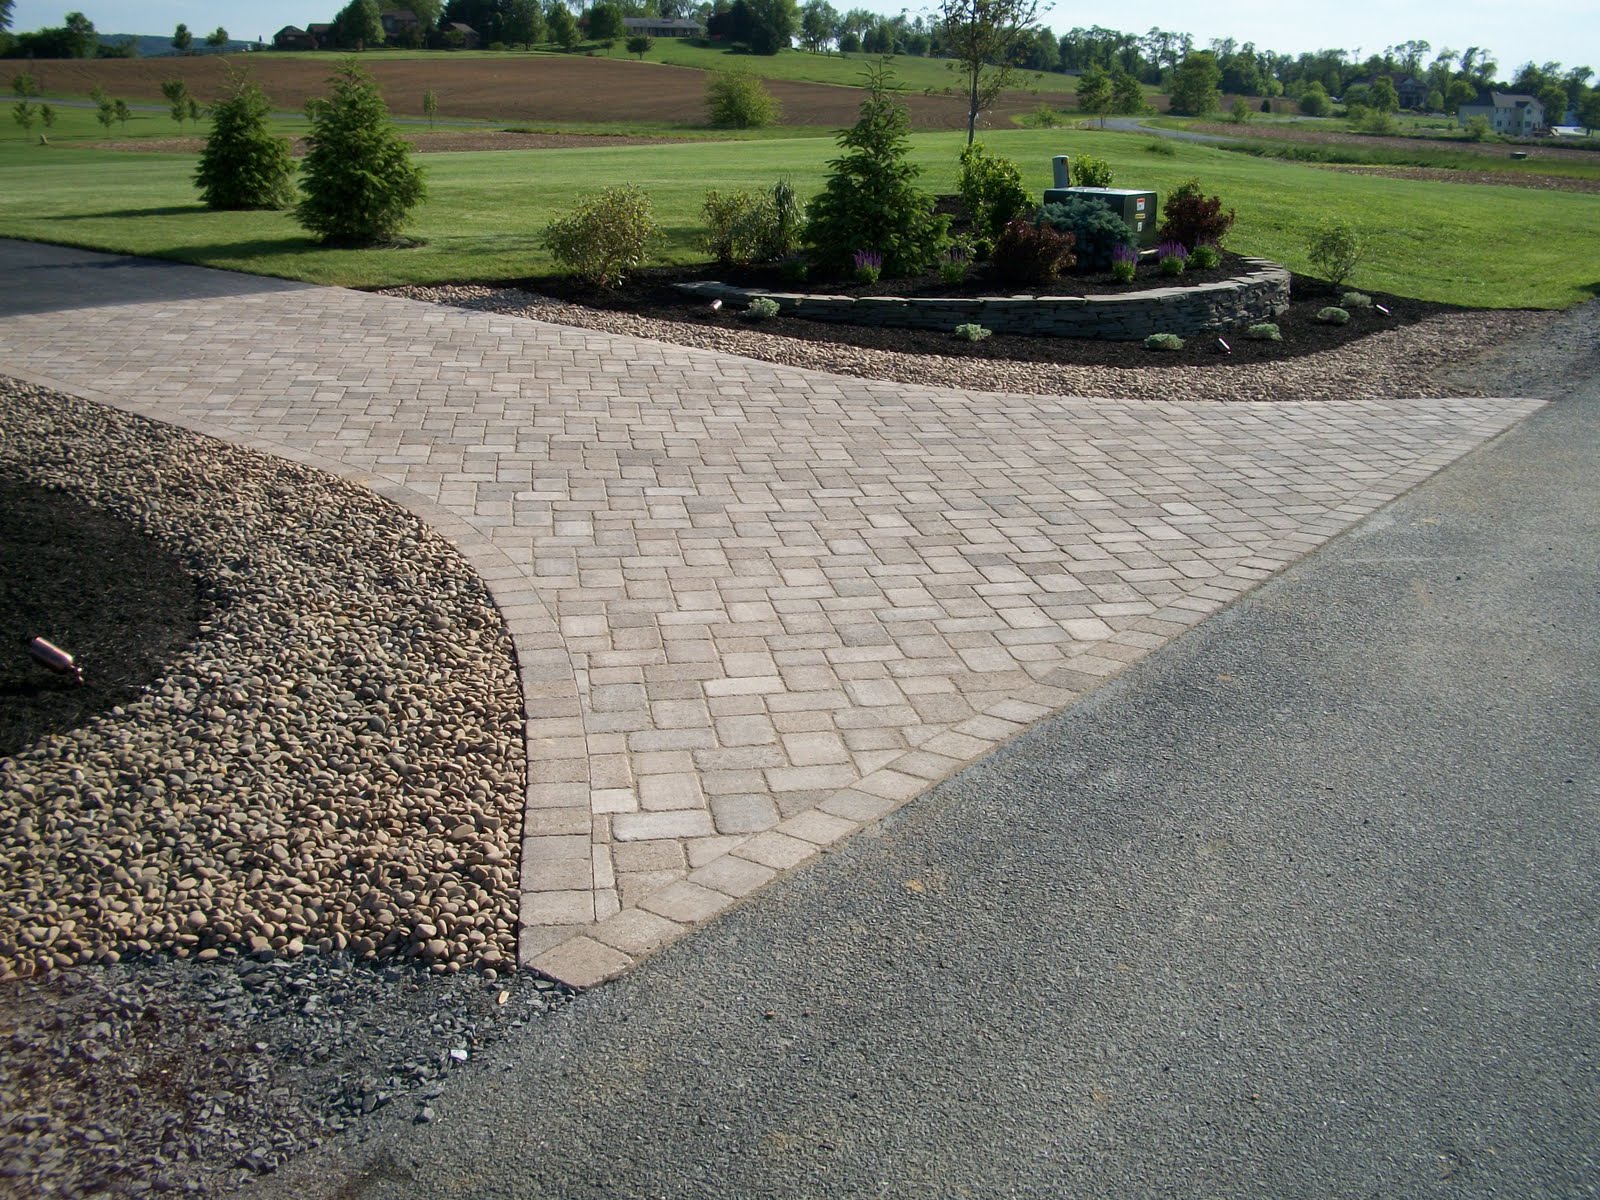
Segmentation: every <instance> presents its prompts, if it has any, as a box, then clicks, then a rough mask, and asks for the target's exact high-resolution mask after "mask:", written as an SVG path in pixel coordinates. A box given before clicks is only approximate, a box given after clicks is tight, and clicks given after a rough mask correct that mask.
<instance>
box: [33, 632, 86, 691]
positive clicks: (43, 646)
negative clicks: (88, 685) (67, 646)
mask: <svg viewBox="0 0 1600 1200" xmlns="http://www.w3.org/2000/svg"><path fill="white" fill-rule="evenodd" d="M28 653H29V654H31V655H33V660H34V661H35V662H37V663H39V664H40V665H41V666H45V667H49V668H50V669H51V670H52V671H54V672H55V673H56V674H57V675H71V676H72V677H73V678H74V679H76V680H77V681H78V684H79V686H80V687H81V686H82V685H83V668H82V667H80V666H79V665H78V664H77V662H76V661H75V660H74V659H73V657H72V655H70V654H68V653H67V652H66V651H65V650H63V649H62V648H61V647H60V646H57V645H56V644H55V643H54V642H47V641H45V640H44V638H42V637H36V638H34V639H33V640H32V641H31V642H29V643H28Z"/></svg>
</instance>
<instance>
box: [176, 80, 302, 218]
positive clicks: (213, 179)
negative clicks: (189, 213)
mask: <svg viewBox="0 0 1600 1200" xmlns="http://www.w3.org/2000/svg"><path fill="white" fill-rule="evenodd" d="M271 114H272V106H271V105H270V104H269V103H268V101H267V97H266V96H265V95H264V94H263V93H262V91H261V89H260V88H259V87H257V86H256V85H255V84H254V83H252V82H251V81H250V80H249V79H248V78H247V77H246V76H245V75H244V73H243V72H229V76H228V90H227V92H226V93H225V94H224V95H223V97H222V98H221V99H220V100H218V101H217V102H216V104H214V105H213V106H212V108H211V135H210V136H209V137H207V138H206V147H205V149H204V150H202V151H201V152H200V165H199V167H197V168H196V170H195V173H194V182H195V186H197V187H198V188H199V189H200V198H201V199H202V200H204V201H205V203H206V207H207V208H217V209H250V208H287V207H289V205H290V204H292V203H293V202H294V186H293V183H292V180H293V178H294V158H293V157H292V156H291V155H290V153H289V139H288V138H283V137H273V136H272V134H270V133H268V132H267V118H268V117H269V116H271Z"/></svg>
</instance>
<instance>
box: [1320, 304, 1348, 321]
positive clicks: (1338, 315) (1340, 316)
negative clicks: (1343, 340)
mask: <svg viewBox="0 0 1600 1200" xmlns="http://www.w3.org/2000/svg"><path fill="white" fill-rule="evenodd" d="M1317 320H1319V321H1321V322H1322V323H1323V324H1324V325H1348V324H1350V314H1349V313H1348V312H1346V311H1345V310H1344V309H1342V308H1333V307H1332V306H1330V307H1328V308H1325V309H1323V310H1322V311H1321V312H1319V313H1318V314H1317Z"/></svg>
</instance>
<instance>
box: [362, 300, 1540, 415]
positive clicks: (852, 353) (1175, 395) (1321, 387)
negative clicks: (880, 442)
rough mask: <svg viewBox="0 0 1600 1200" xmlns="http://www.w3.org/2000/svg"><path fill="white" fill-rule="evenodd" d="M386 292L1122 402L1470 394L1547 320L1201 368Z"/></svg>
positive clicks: (715, 346) (1481, 322) (940, 381)
mask: <svg viewBox="0 0 1600 1200" xmlns="http://www.w3.org/2000/svg"><path fill="white" fill-rule="evenodd" d="M384 294H385V295H394V296H405V297H408V298H410V299H413V300H424V301H429V302H432V303H435V304H451V305H455V306H456V307H459V308H466V309H471V310H473V311H475V312H492V313H498V314H500V315H502V316H513V317H525V318H528V319H530V320H539V321H551V322H554V323H556V324H561V325H574V326H578V327H580V328H584V329H595V330H600V331H603V332H606V333H621V334H628V335H630V336H633V337H643V338H651V339H654V340H656V341H662V342H671V343H673V344H674V345H679V346H694V347H699V348H701V349H705V350H717V351H721V352H723V353H727V354H737V355H741V356H743V357H745V358H753V359H758V360H760V361H762V362H770V363H777V364H779V365H782V366H791V367H809V368H813V369H815V370H820V371H831V372H833V373H835V374H841V375H856V376H859V377H861V378H864V379H883V380H890V381H894V382H898V383H910V384H916V385H920V386H934V387H951V388H978V389H982V390H986V391H998V392H1016V393H1025V394H1033V395H1057V396H1059V395H1069V396H1085V397H1104V398H1108V399H1131V400H1157V401H1165V400H1217V401H1256V402H1259V401H1271V400H1363V399H1380V398H1384V397H1392V396H1399V395H1403V396H1415V397H1435V396H1438V397H1445V396H1478V395H1485V394H1490V393H1484V392H1482V391H1479V390H1478V388H1477V385H1476V384H1474V383H1473V382H1472V381H1471V380H1470V379H1468V378H1464V377H1462V378H1455V379H1453V380H1452V381H1448V382H1447V381H1443V380H1441V379H1438V378H1435V377H1436V376H1438V375H1439V374H1440V373H1441V372H1442V371H1445V370H1446V369H1447V368H1449V367H1451V366H1452V365H1453V364H1456V363H1459V362H1461V361H1462V360H1463V359H1466V358H1471V357H1473V356H1476V355H1478V354H1481V353H1483V352H1485V351H1487V350H1490V349H1492V348H1493V347H1495V346H1497V345H1500V344H1502V343H1504V342H1505V341H1507V340H1508V339H1510V338H1512V337H1537V336H1539V331H1540V330H1542V329H1544V328H1546V327H1547V326H1548V325H1549V324H1550V323H1551V322H1553V320H1554V319H1555V315H1554V314H1550V313H1529V312H1457V313H1446V314H1443V315H1440V316H1437V317H1432V318H1429V319H1427V320H1424V321H1421V322H1418V323H1417V324H1415V325H1410V326H1407V327H1405V328H1401V329H1393V330H1385V331H1382V332H1378V333H1373V334H1370V335H1369V336H1367V337H1364V338H1361V339H1360V340H1359V341H1355V342H1350V343H1348V344H1346V345H1344V346H1341V347H1339V348H1338V349H1336V350H1332V351H1328V352H1326V353H1323V354H1318V355H1315V356H1309V357H1304V358H1298V359H1283V360H1279V361H1276V362H1265V363H1240V364H1238V365H1236V366H1235V365H1229V366H1207V367H1204V368H1197V367H1184V366H1150V367H1129V366H1111V365H1092V364H1091V365H1072V364H1062V363H1045V362H1027V361H1020V360H1008V359H995V358H972V357H968V356H963V355H960V354H949V355H941V354H926V353H907V352H905V351H902V350H892V349H879V348H875V347H872V346H862V345H852V344H849V343H847V342H842V341H828V340H811V339H803V338H797V337H787V336H784V335H782V334H777V333H770V332H766V331H763V330H759V329H756V328H754V327H746V328H729V327H728V326H726V325H718V326H706V325H698V324H692V323H689V322H686V321H671V320H663V319H660V318H658V317H644V316H637V315H634V314H631V313H626V312H617V311H612V310H606V309H597V308H589V307H586V306H584V305H580V304H573V303H568V302H565V301H560V300H555V299H551V298H550V297H547V296H542V295H539V294H537V293H534V292H529V291H524V290H522V289H518V288H504V287H491V286H486V285H475V284H465V285H454V286H439V287H407V288H396V289H391V290H388V291H385V292H384Z"/></svg>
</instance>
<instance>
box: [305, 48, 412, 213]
mask: <svg viewBox="0 0 1600 1200" xmlns="http://www.w3.org/2000/svg"><path fill="white" fill-rule="evenodd" d="M329 82H330V83H331V84H332V85H333V95H332V96H330V97H328V98H327V99H316V100H312V101H311V102H310V103H309V104H307V105H306V114H307V115H308V116H309V117H310V118H311V132H310V133H309V134H308V135H307V136H306V142H307V144H308V147H309V148H308V149H307V151H306V156H305V159H304V160H303V161H302V163H301V165H300V190H301V200H300V203H299V205H298V206H296V208H295V219H296V220H298V221H299V222H300V224H302V225H304V226H305V227H306V228H307V229H309V230H310V231H311V232H312V233H314V234H316V235H317V236H318V237H320V238H321V239H322V240H323V241H325V242H338V243H346V244H351V245H371V244H373V243H375V242H383V241H387V240H389V239H391V238H393V237H394V236H395V235H396V234H397V233H399V231H400V228H401V226H403V225H404V224H405V220H406V216H407V214H409V213H410V211H411V209H412V208H413V207H415V206H416V205H417V204H418V203H419V202H420V201H421V200H422V198H423V197H424V196H425V195H426V194H427V189H426V188H425V187H424V186H423V182H422V171H421V170H420V169H419V168H418V167H416V166H415V165H414V164H413V163H412V161H411V148H410V146H408V145H407V144H406V143H405V142H403V141H401V140H400V138H399V135H397V134H396V133H395V131H394V126H393V125H392V124H391V123H390V121H389V109H388V108H387V107H386V106H385V105H384V103H383V98H382V96H380V95H379V93H378V87H377V84H375V83H374V82H373V81H372V77H371V76H370V75H368V74H367V73H366V72H365V71H363V70H362V69H361V68H360V67H358V66H357V65H356V63H355V60H354V59H349V60H347V61H346V62H345V63H344V64H343V65H341V66H340V67H339V69H338V70H337V71H336V72H335V73H334V75H333V77H332V79H331V80H329Z"/></svg>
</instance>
